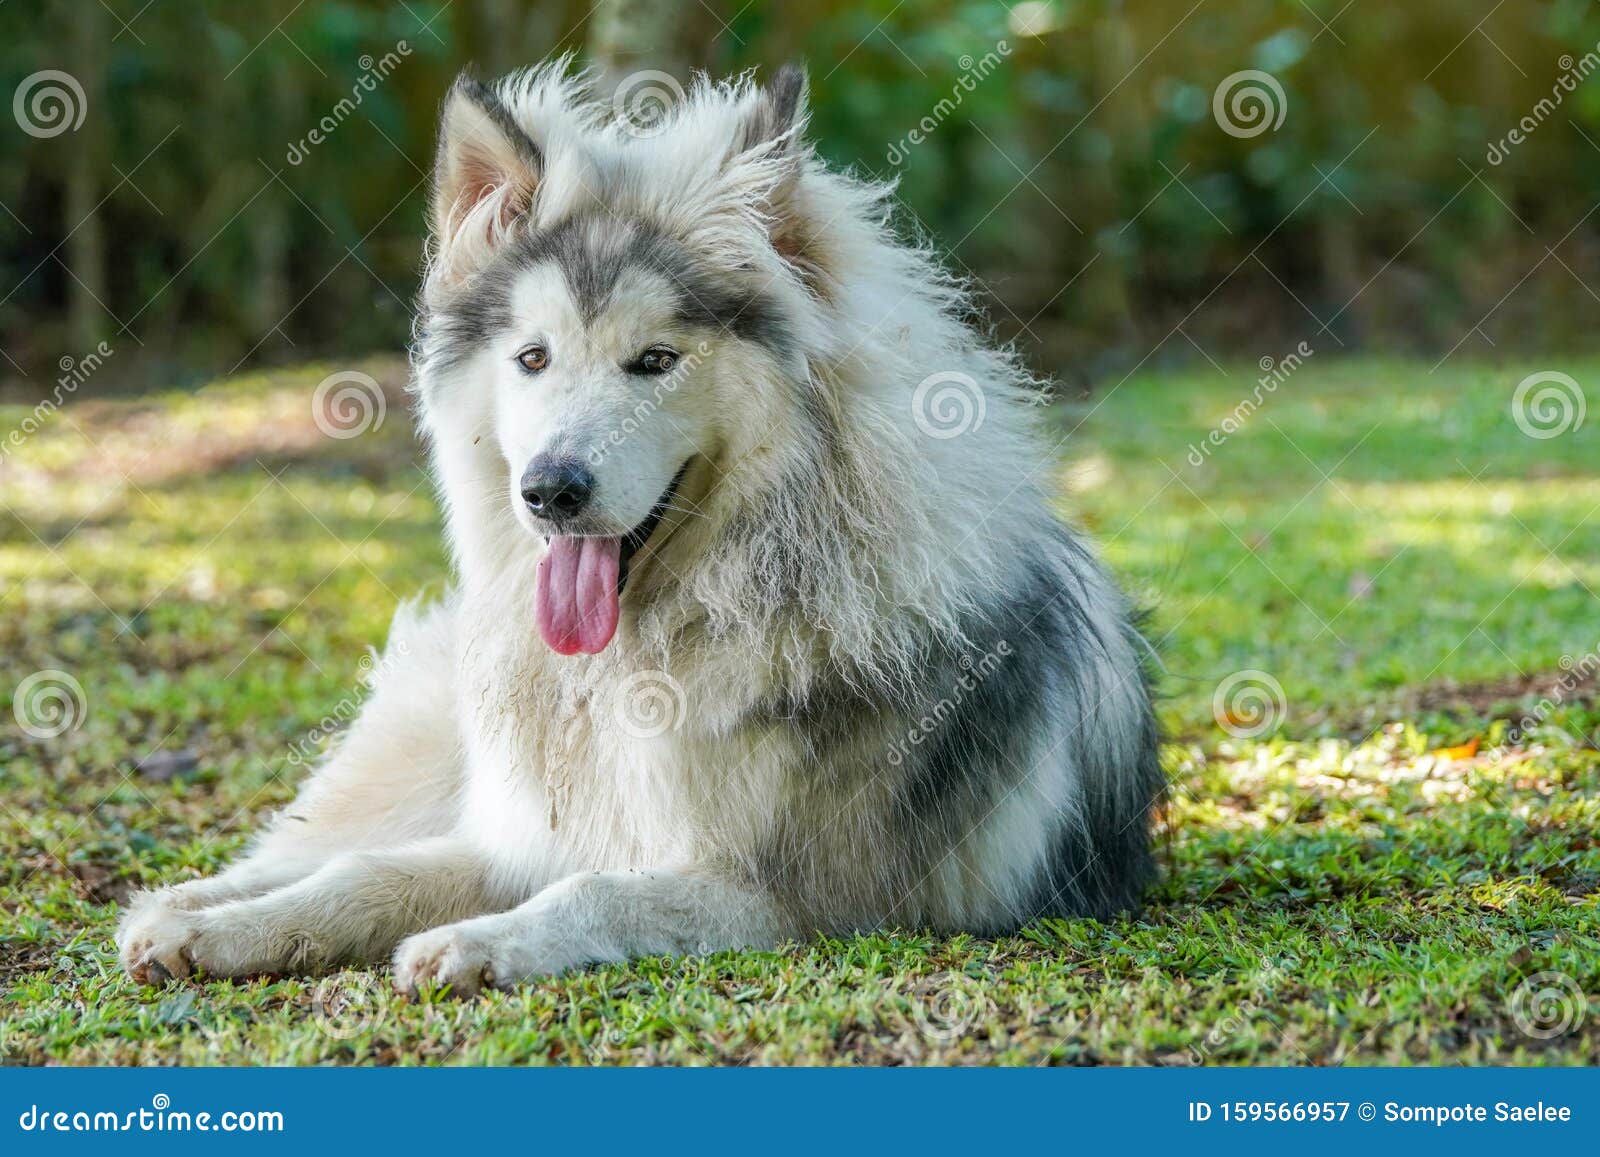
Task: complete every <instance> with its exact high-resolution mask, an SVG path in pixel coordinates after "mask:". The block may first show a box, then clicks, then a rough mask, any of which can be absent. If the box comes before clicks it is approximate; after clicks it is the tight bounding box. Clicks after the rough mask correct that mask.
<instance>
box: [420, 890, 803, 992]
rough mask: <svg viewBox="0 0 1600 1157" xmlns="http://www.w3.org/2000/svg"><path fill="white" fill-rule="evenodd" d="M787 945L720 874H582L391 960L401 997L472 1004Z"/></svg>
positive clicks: (761, 907) (748, 897)
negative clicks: (430, 994) (530, 988)
mask: <svg viewBox="0 0 1600 1157" xmlns="http://www.w3.org/2000/svg"><path fill="white" fill-rule="evenodd" d="M782 935H783V933H782V928H781V922H780V920H779V919H778V916H777V913H776V909H775V908H774V906H773V905H772V904H771V903H770V902H769V901H768V900H767V899H766V898H765V897H764V896H763V895H762V894H761V893H760V892H759V891H758V890H756V889H754V888H752V887H750V886H748V885H742V884H738V883H735V882H733V881H731V880H728V879H726V878H724V877H722V876H719V875H717V874H714V873H710V872H704V871H700V870H696V869H684V870H673V869H662V870H651V871H626V872H584V873H580V874H578V875H574V876H568V877H567V878H566V879H564V880H560V881H558V882H557V883H555V884H552V885H551V886H550V887H548V888H546V889H545V890H544V891H542V892H540V893H539V894H538V895H537V896H535V897H534V898H533V899H531V900H529V901H528V902H527V903H525V904H522V905H520V906H519V907H517V908H513V909H512V910H511V911H509V912H502V913H499V914H497V915H493V916H480V917H478V918H477V919H473V920H463V921H462V922H461V923H459V924H451V925H448V926H447V927H444V928H435V929H433V930H431V931H428V932H423V933H420V934H419V935H416V936H412V937H411V938H410V939H408V940H406V941H405V943H403V944H401V945H400V948H399V950H398V951H397V952H396V953H395V957H394V976H395V984H396V985H397V986H398V987H399V988H400V989H401V990H402V991H406V992H412V993H414V992H416V991H417V990H418V989H419V988H421V987H423V986H425V985H429V984H438V985H445V984H448V985H449V986H450V988H451V991H452V992H453V993H455V994H457V995H469V994H471V993H474V992H477V991H478V990H479V989H480V988H485V987H489V988H510V987H512V986H513V985H515V984H517V983H518V982H519V981H524V980H530V979H532V978H534V977H537V976H545V975H549V974H551V973H557V972H564V971H566V970H568V969H571V968H577V967H580V966H582V965H585V964H599V963H605V962H608V961H624V960H631V959H633V958H635V957H638V956H655V955H666V954H673V955H681V954H690V953H705V952H715V951H718V950H721V949H725V948H752V947H771V946H773V945H775V944H776V943H777V942H778V941H779V940H780V939H782Z"/></svg>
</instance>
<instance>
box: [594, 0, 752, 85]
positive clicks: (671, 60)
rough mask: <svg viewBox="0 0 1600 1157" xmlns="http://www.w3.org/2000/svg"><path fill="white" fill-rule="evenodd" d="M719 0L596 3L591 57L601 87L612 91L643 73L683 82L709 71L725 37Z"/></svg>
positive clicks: (607, 0) (607, 1) (644, 0)
mask: <svg viewBox="0 0 1600 1157" xmlns="http://www.w3.org/2000/svg"><path fill="white" fill-rule="evenodd" d="M721 7H722V5H721V4H720V3H719V2H718V0H706V2H705V3H700V2H699V0H693V2H690V3H678V2H676V0H600V2H599V3H598V4H597V5H596V6H595V10H594V16H593V17H592V18H591V19H590V22H589V54H590V56H591V57H592V58H593V60H594V62H595V64H596V65H598V66H599V68H600V79H601V85H602V87H604V88H605V89H606V90H608V91H614V90H615V89H616V88H617V87H618V86H619V85H620V84H621V83H622V82H623V80H625V79H626V78H627V77H628V76H630V75H631V74H633V73H636V72H641V71H645V70H654V71H660V72H665V73H668V74H670V75H671V76H673V77H674V78H676V79H677V80H679V81H680V82H681V81H686V80H688V79H689V75H690V73H692V72H694V71H695V70H696V69H706V70H710V69H711V68H712V66H713V65H714V64H715V63H716V47H717V42H718V39H719V37H721V36H722V35H724V34H725V33H724V31H723V24H722V13H721V12H720V11H717V9H720V8H721Z"/></svg>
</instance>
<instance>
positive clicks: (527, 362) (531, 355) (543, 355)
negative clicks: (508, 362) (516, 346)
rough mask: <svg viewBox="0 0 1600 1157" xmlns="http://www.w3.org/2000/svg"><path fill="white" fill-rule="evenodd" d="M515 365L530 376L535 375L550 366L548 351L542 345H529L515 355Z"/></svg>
mask: <svg viewBox="0 0 1600 1157" xmlns="http://www.w3.org/2000/svg"><path fill="white" fill-rule="evenodd" d="M517 364H518V365H519V366H521V367H522V368H523V369H525V370H527V371H528V372H529V373H530V374H536V373H538V372H539V371H540V370H542V369H544V368H545V366H547V365H549V364H550V351H549V350H547V349H545V348H544V346H542V345H531V346H529V347H528V348H527V349H525V350H523V351H521V352H520V353H518V354H517Z"/></svg>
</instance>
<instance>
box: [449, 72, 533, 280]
mask: <svg viewBox="0 0 1600 1157" xmlns="http://www.w3.org/2000/svg"><path fill="white" fill-rule="evenodd" d="M542 167H543V158H542V156H541V155H540V152H539V147H538V146H537V145H536V144H534V143H533V141H532V140H531V139H530V138H529V136H528V134H527V133H526V132H525V131H523V129H522V127H521V126H520V125H518V124H517V121H516V118H515V117H513V116H512V114H511V110H510V109H509V108H507V107H506V105H505V103H504V102H503V101H502V100H501V99H500V97H499V96H498V95H496V93H495V91H494V90H493V89H492V88H489V87H488V86H486V85H483V84H480V83H478V82H477V81H476V80H473V79H472V78H471V77H470V76H468V75H466V74H465V73H463V74H462V75H461V76H460V77H458V78H457V80H456V82H455V84H454V85H453V86H452V87H451V89H450V95H449V96H447V97H446V98H445V103H444V115H443V117H442V118H441V121H440V125H439V151H438V159H437V161H436V162H435V165H434V177H433V210H432V215H433V233H434V239H435V245H436V251H437V253H438V254H439V255H440V256H441V257H442V258H445V259H446V260H447V265H448V266H449V267H452V268H454V269H457V270H460V269H462V268H463V267H464V266H467V265H470V264H471V263H472V259H473V257H474V256H485V255H487V254H488V253H489V252H490V251H492V250H493V249H494V248H495V247H496V246H497V245H498V244H499V243H500V242H501V241H502V240H503V239H504V238H505V236H506V234H507V232H508V231H509V230H510V228H511V226H512V225H513V224H514V223H515V222H516V221H517V220H518V219H520V218H522V217H524V216H526V215H527V214H528V212H529V211H530V210H531V209H532V208H533V198H534V195H535V193H536V192H537V190H538V186H539V176H540V171H541V169H542Z"/></svg>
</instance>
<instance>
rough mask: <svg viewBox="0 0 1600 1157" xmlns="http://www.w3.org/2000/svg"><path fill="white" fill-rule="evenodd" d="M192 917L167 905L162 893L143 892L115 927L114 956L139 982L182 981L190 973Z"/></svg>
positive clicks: (191, 970) (191, 969) (193, 935)
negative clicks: (125, 916)
mask: <svg viewBox="0 0 1600 1157" xmlns="http://www.w3.org/2000/svg"><path fill="white" fill-rule="evenodd" d="M195 934H196V930H195V925H194V918H193V916H192V915H191V914H190V913H189V912H187V911H185V910H183V909H180V908H175V907H172V906H169V905H168V904H167V903H166V897H165V895H164V894H163V893H154V894H146V895H145V896H142V897H140V898H139V900H138V901H137V902H136V903H135V905H134V907H133V909H132V910H131V911H130V912H129V913H128V915H127V918H126V919H124V920H123V922H122V927H120V928H119V929H117V956H118V958H119V959H120V960H121V961H122V967H123V970H124V971H126V972H127V974H128V975H129V976H130V977H132V978H133V979H134V980H136V981H138V982H139V983H140V984H164V983H165V982H167V981H169V980H184V979H186V978H188V977H189V976H190V975H191V974H192V973H193V972H194V955H193V951H192V949H193V945H194V940H195Z"/></svg>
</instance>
